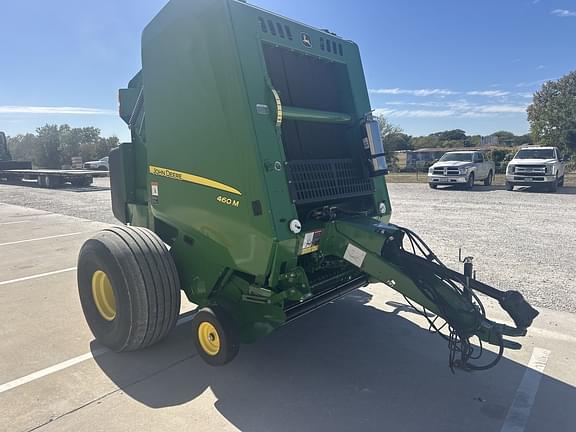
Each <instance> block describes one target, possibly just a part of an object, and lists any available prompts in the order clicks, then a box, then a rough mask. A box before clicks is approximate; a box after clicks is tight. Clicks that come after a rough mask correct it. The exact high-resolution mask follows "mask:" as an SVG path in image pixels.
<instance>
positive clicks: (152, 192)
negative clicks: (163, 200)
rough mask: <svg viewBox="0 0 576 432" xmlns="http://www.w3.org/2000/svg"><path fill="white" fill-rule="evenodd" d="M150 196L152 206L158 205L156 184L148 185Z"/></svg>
mask: <svg viewBox="0 0 576 432" xmlns="http://www.w3.org/2000/svg"><path fill="white" fill-rule="evenodd" d="M150 195H152V202H154V204H158V195H159V194H158V183H156V182H152V183H150Z"/></svg>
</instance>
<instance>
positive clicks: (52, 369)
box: [0, 348, 108, 393]
mask: <svg viewBox="0 0 576 432" xmlns="http://www.w3.org/2000/svg"><path fill="white" fill-rule="evenodd" d="M107 351H108V350H107V349H105V348H102V349H99V350H96V351H94V352H89V353H86V354H82V355H81V356H78V357H74V358H71V359H70V360H66V361H64V362H62V363H58V364H57V365H54V366H50V367H48V368H46V369H42V370H39V371H38V372H33V373H31V374H29V375H26V376H23V377H22V378H18V379H15V380H14V381H10V382H7V383H6V384H2V385H1V386H0V393H4V392H5V391H8V390H12V389H13V388H16V387H20V386H21V385H24V384H27V383H29V382H31V381H35V380H37V379H39V378H43V377H45V376H46V375H50V374H53V373H54V372H58V371H61V370H63V369H67V368H69V367H72V366H74V365H77V364H78V363H82V362H83V361H86V360H89V359H91V358H94V357H97V356H99V355H102V354H104V353H105V352H107Z"/></svg>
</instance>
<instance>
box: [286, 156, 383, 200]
mask: <svg viewBox="0 0 576 432" xmlns="http://www.w3.org/2000/svg"><path fill="white" fill-rule="evenodd" d="M287 170H288V179H289V181H290V193H291V195H292V200H293V201H294V202H295V203H296V204H305V203H311V202H320V201H329V200H334V199H341V198H349V197H355V196H362V195H370V194H372V193H373V192H374V183H373V182H372V179H370V178H364V177H361V176H359V175H358V173H357V170H356V169H355V167H354V164H353V162H352V160H351V159H321V160H296V161H290V162H288V165H287Z"/></svg>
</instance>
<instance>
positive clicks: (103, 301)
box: [92, 270, 116, 321]
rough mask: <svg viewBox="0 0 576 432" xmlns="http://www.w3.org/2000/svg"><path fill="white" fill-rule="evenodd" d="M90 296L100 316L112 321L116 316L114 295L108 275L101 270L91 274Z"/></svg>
mask: <svg viewBox="0 0 576 432" xmlns="http://www.w3.org/2000/svg"><path fill="white" fill-rule="evenodd" d="M92 296H93V297H94V303H95V304H96V309H98V312H100V315H102V318H104V319H105V320H106V321H112V320H113V319H114V318H116V296H115V295H114V291H113V290H112V285H111V284H110V279H108V275H107V274H106V273H104V272H103V271H102V270H98V271H96V272H95V273H94V274H93V275H92Z"/></svg>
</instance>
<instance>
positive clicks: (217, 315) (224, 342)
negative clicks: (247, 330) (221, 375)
mask: <svg viewBox="0 0 576 432" xmlns="http://www.w3.org/2000/svg"><path fill="white" fill-rule="evenodd" d="M192 327H193V332H194V333H193V334H194V345H195V346H196V350H197V351H198V354H199V355H200V357H202V360H204V361H205V362H206V363H208V364H209V365H210V366H224V365H225V364H228V363H230V362H231V361H232V360H233V359H234V358H235V357H236V356H237V355H238V351H239V350H240V342H239V339H238V335H237V332H236V328H235V326H234V323H233V321H232V320H231V319H230V317H229V315H228V313H227V312H226V311H225V310H224V309H222V308H220V307H217V306H215V307H212V308H202V309H200V310H199V311H198V312H197V313H196V315H195V316H194V319H193V320H192ZM208 337H211V338H212V339H211V340H210V339H207V338H208Z"/></svg>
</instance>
